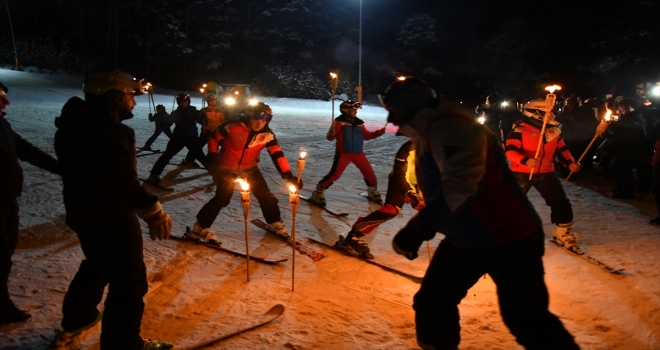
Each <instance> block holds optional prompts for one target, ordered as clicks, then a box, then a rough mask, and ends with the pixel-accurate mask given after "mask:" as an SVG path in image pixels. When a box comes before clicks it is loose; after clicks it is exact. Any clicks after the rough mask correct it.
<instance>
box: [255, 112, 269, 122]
mask: <svg viewBox="0 0 660 350" xmlns="http://www.w3.org/2000/svg"><path fill="white" fill-rule="evenodd" d="M252 119H253V120H265V121H266V123H268V122H270V121H271V119H273V115H272V114H270V113H268V112H265V111H264V112H259V113H255V114H253V115H252Z"/></svg>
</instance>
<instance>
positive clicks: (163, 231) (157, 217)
mask: <svg viewBox="0 0 660 350" xmlns="http://www.w3.org/2000/svg"><path fill="white" fill-rule="evenodd" d="M137 215H138V216H139V217H140V219H142V220H144V221H145V222H146V223H147V225H148V226H149V236H151V239H152V240H154V241H155V240H156V238H158V239H159V240H161V241H162V240H164V239H167V237H169V236H170V232H171V231H172V219H171V218H170V216H169V215H167V213H166V212H165V211H164V210H163V206H162V205H160V202H155V203H154V204H152V205H150V206H148V207H146V208H142V209H139V210H137Z"/></svg>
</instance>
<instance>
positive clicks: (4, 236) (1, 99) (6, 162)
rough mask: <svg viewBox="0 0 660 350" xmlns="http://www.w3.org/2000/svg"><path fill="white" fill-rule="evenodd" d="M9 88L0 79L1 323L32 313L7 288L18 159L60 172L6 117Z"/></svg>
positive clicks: (20, 177) (19, 189) (14, 229)
mask: <svg viewBox="0 0 660 350" xmlns="http://www.w3.org/2000/svg"><path fill="white" fill-rule="evenodd" d="M8 92H9V88H8V87H7V86H5V85H4V84H3V83H1V82H0V325H5V324H9V323H14V322H24V321H27V320H28V319H29V318H30V317H31V315H30V313H29V312H27V311H25V310H21V309H19V308H17V307H16V305H14V302H12V300H11V298H10V296H9V288H8V285H7V283H8V279H9V273H10V272H11V266H12V261H11V256H12V255H13V254H14V250H15V249H16V245H17V244H18V224H19V217H18V201H17V200H16V199H17V198H18V197H20V196H21V192H22V191H23V169H22V168H21V165H20V163H19V162H18V160H19V159H20V160H22V161H24V162H28V163H30V164H32V165H34V166H37V167H39V168H41V169H44V170H47V171H50V172H51V173H53V174H59V170H58V166H57V160H56V159H55V158H53V157H51V156H50V155H48V154H46V153H44V152H43V151H41V150H40V149H38V148H36V147H34V146H33V145H32V144H30V143H29V142H28V141H26V140H25V139H23V138H22V137H21V136H20V135H18V134H17V133H16V132H15V131H14V130H13V129H12V128H11V125H10V124H9V122H8V121H7V119H5V115H6V113H5V112H4V110H5V108H7V106H9V100H8V99H7V93H8Z"/></svg>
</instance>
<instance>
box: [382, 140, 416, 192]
mask: <svg viewBox="0 0 660 350" xmlns="http://www.w3.org/2000/svg"><path fill="white" fill-rule="evenodd" d="M389 181H390V182H392V181H394V183H396V187H397V188H398V189H399V191H400V192H401V194H403V195H405V194H406V193H408V191H415V192H416V191H417V176H415V149H414V147H413V143H412V140H408V141H406V142H405V143H404V144H403V145H401V147H400V148H399V150H398V151H397V152H396V157H395V158H394V166H393V167H392V171H391V172H390V176H389ZM388 187H389V185H388Z"/></svg>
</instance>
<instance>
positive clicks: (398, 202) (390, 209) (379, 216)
mask: <svg viewBox="0 0 660 350" xmlns="http://www.w3.org/2000/svg"><path fill="white" fill-rule="evenodd" d="M405 195H406V194H405V193H401V189H400V188H399V184H398V183H396V181H392V177H389V180H388V181H387V195H386V196H385V204H384V205H383V206H382V207H380V208H379V209H378V210H376V211H374V212H372V213H370V214H369V215H367V216H365V217H362V216H360V217H358V219H357V220H356V221H355V223H354V224H353V227H352V229H353V230H356V231H360V232H362V233H363V234H368V233H371V231H373V230H375V229H376V228H377V227H378V226H380V225H381V224H383V223H385V222H386V221H389V220H392V219H393V218H394V217H395V216H397V214H399V212H400V211H401V208H402V207H403V205H404V204H405V202H406V201H405Z"/></svg>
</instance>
